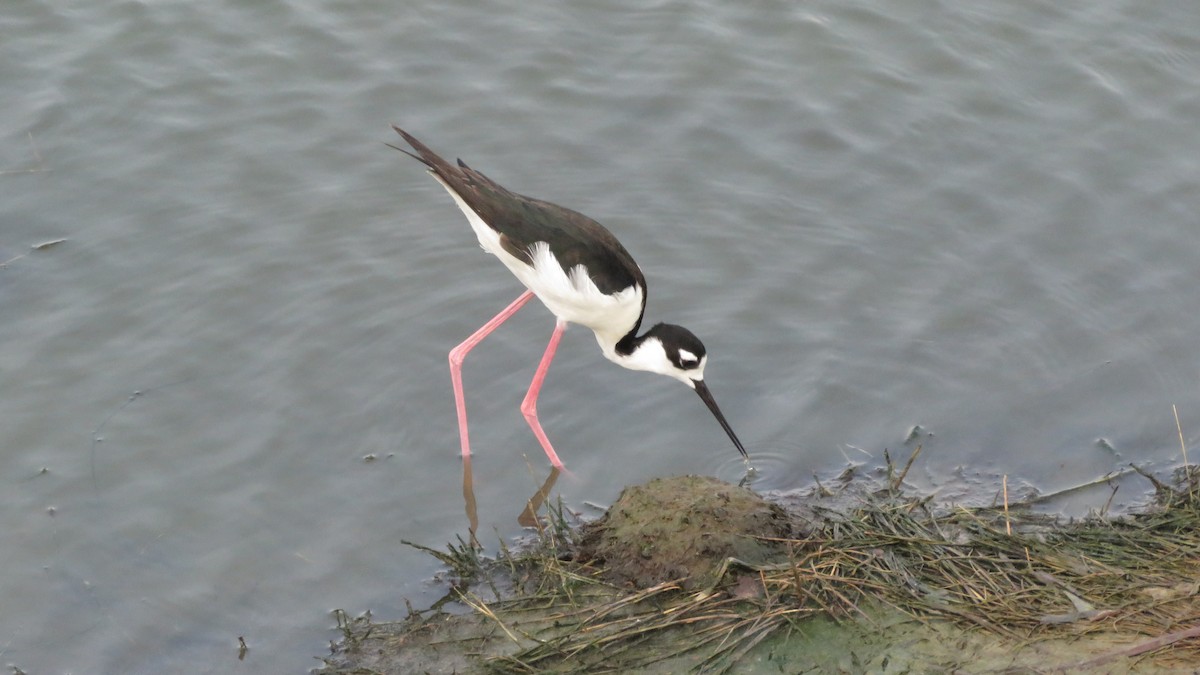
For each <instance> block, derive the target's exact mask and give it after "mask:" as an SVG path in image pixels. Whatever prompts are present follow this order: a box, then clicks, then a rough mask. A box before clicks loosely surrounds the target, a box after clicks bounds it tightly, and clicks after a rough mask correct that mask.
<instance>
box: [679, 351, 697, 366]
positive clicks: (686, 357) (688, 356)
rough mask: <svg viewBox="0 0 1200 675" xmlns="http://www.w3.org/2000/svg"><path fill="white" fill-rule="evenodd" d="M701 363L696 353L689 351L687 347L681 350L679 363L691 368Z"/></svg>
mask: <svg viewBox="0 0 1200 675" xmlns="http://www.w3.org/2000/svg"><path fill="white" fill-rule="evenodd" d="M699 364H700V359H698V358H696V355H695V354H693V353H691V352H689V351H688V350H686V349H680V350H679V365H681V366H683V367H684V368H688V369H690V368H695V367H696V366H697V365H699Z"/></svg>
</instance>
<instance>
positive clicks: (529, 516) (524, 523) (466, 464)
mask: <svg viewBox="0 0 1200 675" xmlns="http://www.w3.org/2000/svg"><path fill="white" fill-rule="evenodd" d="M462 463H463V482H462V489H463V502H464V504H465V506H466V513H467V529H468V530H469V531H470V533H471V545H472V546H475V547H476V548H483V546H481V545H480V543H479V539H477V538H476V536H475V535H476V531H477V530H478V529H479V513H478V508H477V507H476V503H475V474H474V472H473V471H472V469H471V456H470V455H465V456H463V458H462ZM561 473H562V472H561V471H560V470H559V469H558V468H557V467H554V466H551V467H550V473H549V474H548V475H547V476H546V480H544V481H542V484H541V486H540V487H538V489H537V490H535V491H534V493H533V495H532V496H531V497H530V498H529V499H527V500H525V506H524V508H523V509H521V513H520V515H518V516H517V519H516V521H517V524H518V525H520V526H521V527H537V526H538V516H537V513H538V511H539V510H540V509H541V508H542V504H544V503H545V502H546V500H547V499H549V498H550V493H551V491H552V490H553V489H554V484H555V483H556V482H558V477H559V475H561Z"/></svg>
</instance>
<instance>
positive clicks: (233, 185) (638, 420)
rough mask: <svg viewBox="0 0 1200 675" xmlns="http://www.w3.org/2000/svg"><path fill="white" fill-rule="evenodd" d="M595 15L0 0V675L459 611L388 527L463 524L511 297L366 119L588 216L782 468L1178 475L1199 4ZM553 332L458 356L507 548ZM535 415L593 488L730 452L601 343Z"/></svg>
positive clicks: (313, 4)
mask: <svg viewBox="0 0 1200 675" xmlns="http://www.w3.org/2000/svg"><path fill="white" fill-rule="evenodd" d="M575 4H576V5H577V6H574V7H572V6H568V5H563V4H560V3H547V5H546V6H542V7H539V6H535V5H534V4H532V3H525V2H515V1H512V0H510V1H508V2H502V3H489V4H476V3H469V2H462V1H460V0H439V1H438V2H420V3H407V4H403V5H401V4H386V3H356V2H338V1H330V0H273V1H268V2H253V3H252V2H220V3H205V2H199V3H198V2H178V1H164V2H132V1H125V2H94V1H93V2H86V1H85V2H74V3H63V2H49V1H48V0H7V1H6V2H5V3H4V4H3V6H2V7H0V84H2V86H3V89H2V91H3V94H4V96H3V100H2V102H0V110H2V111H3V113H2V114H0V170H2V171H4V173H3V174H0V262H5V261H8V263H7V265H5V266H4V267H0V429H2V430H3V433H2V435H0V532H2V534H0V536H2V545H0V605H2V607H3V611H0V663H6V664H13V665H15V666H17V667H20V668H22V669H24V670H25V671H26V672H29V673H31V674H40V673H164V672H188V673H226V672H253V673H261V672H280V673H282V672H304V671H305V670H306V669H308V668H310V667H313V666H315V665H317V662H316V661H315V660H313V657H314V656H317V655H319V654H321V653H323V652H324V650H325V649H326V647H327V645H328V641H329V640H331V639H334V638H336V637H337V636H338V633H337V631H336V630H334V629H333V626H334V621H333V618H332V617H331V616H330V614H329V612H330V610H333V609H335V608H342V609H345V610H346V611H347V612H348V613H350V614H351V615H354V614H357V613H359V612H362V611H365V610H367V609H370V610H372V611H373V612H374V614H375V616H377V617H382V618H396V617H401V616H403V615H404V599H405V598H408V599H411V600H412V602H413V603H414V605H417V606H424V605H427V604H429V603H430V602H431V601H433V600H434V599H436V598H437V597H439V596H440V595H441V594H442V593H443V592H444V590H445V589H444V586H442V585H440V584H438V583H434V582H431V581H430V578H431V577H432V575H433V574H434V573H435V572H436V571H437V569H438V566H437V564H436V562H435V561H433V560H432V559H431V558H429V557H427V556H425V555H423V554H421V553H419V552H417V551H414V550H412V549H410V548H407V547H405V546H403V545H401V543H400V540H401V539H408V540H413V541H417V542H421V543H425V544H429V545H434V546H437V545H440V544H441V543H442V542H445V541H450V540H453V539H454V537H455V536H456V535H463V536H465V534H466V520H465V516H464V513H463V509H464V507H463V501H462V495H461V489H460V487H461V486H460V473H459V472H460V471H461V463H460V461H459V459H458V457H457V448H458V439H457V432H456V428H455V422H454V410H453V402H452V398H451V395H450V387H449V378H448V376H447V374H446V352H447V351H448V350H449V349H450V348H451V347H453V346H454V345H455V344H457V343H458V342H459V341H461V340H462V339H463V338H465V337H466V336H467V335H469V334H470V333H471V331H473V330H474V329H475V328H476V327H478V326H479V325H480V324H482V323H483V322H484V321H486V320H487V319H488V318H490V317H491V316H492V315H493V314H494V313H495V312H497V311H499V310H500V309H501V308H502V307H504V306H505V305H506V304H507V303H508V302H509V301H511V300H512V299H513V298H515V297H516V296H517V295H518V293H519V292H520V290H521V289H520V287H519V286H518V284H517V282H516V281H515V280H514V279H512V278H511V276H510V275H509V274H508V272H507V271H506V270H505V269H504V268H503V267H502V266H501V265H499V264H498V263H497V262H496V261H494V260H491V259H489V258H488V257H486V256H485V255H484V254H482V253H481V252H480V250H479V249H478V247H477V245H476V243H475V241H474V238H473V235H472V234H471V232H470V230H469V228H468V226H467V224H466V222H465V220H464V219H463V217H462V215H461V214H460V213H459V212H458V210H457V209H456V208H455V207H454V205H453V203H452V202H451V201H450V199H449V197H448V196H447V195H446V194H445V192H444V191H443V190H442V189H441V188H440V187H439V186H438V185H437V184H436V183H435V182H434V181H432V180H431V179H430V178H429V177H428V176H426V175H425V174H424V172H423V171H422V170H421V167H420V166H419V165H417V164H416V163H415V162H413V161H412V160H410V159H408V158H406V157H404V156H402V155H400V154H399V153H397V152H395V151H393V150H390V149H388V148H386V147H385V146H384V145H383V143H385V142H392V141H395V140H397V139H396V137H395V135H394V134H393V133H392V132H391V130H390V129H389V128H388V125H389V124H391V123H399V124H402V125H403V126H405V127H406V128H407V129H409V130H410V131H412V132H413V133H415V134H417V135H418V137H420V138H422V139H424V140H425V141H426V142H427V143H429V144H430V145H432V146H433V147H434V148H435V149H437V150H439V151H441V152H443V153H444V154H446V155H448V156H451V157H455V156H460V157H462V158H463V159H465V160H466V161H467V162H469V163H470V164H471V165H472V166H474V167H476V168H479V169H481V170H483V171H485V172H486V173H488V174H489V175H490V176H492V177H493V178H495V179H497V180H498V181H500V182H501V183H503V184H505V185H506V186H508V187H510V188H512V189H514V190H517V191H520V192H523V193H526V194H531V195H533V196H537V197H541V198H544V199H549V200H551V201H555V202H558V203H561V204H564V205H567V206H570V207H572V208H575V209H577V210H580V211H583V212H584V213H587V214H589V215H591V216H593V217H594V218H596V219H598V220H600V221H601V222H603V223H605V224H606V225H607V226H608V227H609V228H610V229H612V230H613V231H614V232H615V233H616V234H617V235H618V236H619V237H620V238H621V239H622V241H623V242H624V243H625V245H626V246H627V248H628V249H629V250H630V251H631V252H632V253H633V254H634V256H635V257H636V258H637V259H638V262H639V263H640V265H641V266H642V268H643V269H644V270H645V272H646V276H647V278H648V280H649V286H650V295H649V308H648V320H649V321H661V320H667V321H672V322H676V323H681V324H684V325H686V326H688V327H689V328H691V329H692V330H693V331H694V332H696V333H697V334H698V335H700V336H701V337H702V338H703V339H704V340H705V342H706V344H707V347H708V350H709V354H710V358H709V366H708V369H707V376H708V377H707V379H708V381H709V383H710V385H711V387H712V390H713V392H714V394H715V395H716V397H717V400H718V401H719V402H720V403H721V405H722V407H723V408H724V411H725V413H726V416H727V417H728V419H729V420H730V423H731V424H732V425H733V426H734V428H735V429H736V430H737V432H738V433H739V435H740V436H741V438H742V440H743V441H744V442H745V443H746V445H747V447H748V448H749V449H750V451H751V453H752V455H753V456H754V457H755V459H756V464H758V466H759V469H760V471H761V475H760V478H759V482H758V483H757V484H756V485H757V486H758V487H760V488H763V489H788V488H792V487H796V486H799V485H802V484H805V483H806V482H808V481H809V480H811V477H812V476H813V474H818V475H820V476H825V477H829V476H832V475H834V474H836V473H837V472H838V471H840V470H841V469H842V468H843V467H845V466H846V465H847V463H855V464H860V463H861V464H863V465H864V466H865V467H866V468H867V469H868V470H870V469H872V468H874V467H878V466H879V465H880V463H881V462H882V459H881V457H882V451H883V449H884V448H889V449H890V450H891V452H892V453H893V455H894V456H899V457H901V458H904V457H906V456H907V455H908V453H909V452H911V449H912V448H913V447H915V445H916V444H917V443H921V444H923V448H924V450H923V453H922V456H921V460H920V461H919V462H918V466H917V468H916V469H914V471H913V473H912V474H910V481H911V482H913V483H914V485H915V486H917V487H919V488H922V489H926V490H935V491H940V493H941V494H942V495H943V496H949V497H951V498H954V499H963V500H972V499H974V500H977V501H981V502H985V503H986V502H988V501H989V500H991V499H992V497H993V495H994V494H995V491H996V490H997V489H998V488H999V486H998V481H997V480H994V479H995V478H996V477H998V476H1000V475H1008V476H1009V481H1010V485H1013V486H1014V487H1015V488H1016V489H1020V490H1026V491H1028V490H1033V489H1037V490H1041V491H1044V492H1053V491H1056V490H1062V489H1065V488H1068V487H1071V486H1073V485H1078V484H1080V483H1083V482H1087V481H1090V480H1093V479H1095V478H1097V477H1099V476H1102V475H1104V474H1106V473H1107V472H1109V471H1113V470H1117V469H1120V468H1122V467H1125V466H1126V465H1127V464H1128V463H1130V462H1137V463H1138V464H1140V465H1144V466H1147V467H1149V468H1152V469H1154V470H1158V471H1166V470H1169V469H1170V468H1172V467H1174V466H1176V465H1177V464H1178V463H1180V462H1181V461H1182V457H1181V451H1180V447H1179V438H1178V434H1177V432H1176V427H1175V420H1174V417H1173V415H1172V410H1171V406H1172V405H1176V406H1177V408H1178V410H1179V414H1180V418H1181V422H1182V428H1183V432H1184V436H1185V438H1186V439H1187V440H1188V441H1190V442H1193V443H1194V442H1195V441H1196V439H1197V436H1198V432H1197V430H1198V429H1200V358H1198V356H1197V341H1198V338H1200V293H1197V282H1198V281H1200V262H1198V261H1200V236H1198V235H1200V223H1198V222H1197V213H1200V124H1198V123H1200V38H1198V37H1197V36H1198V35H1200V5H1198V4H1196V3H1194V2H1157V3H1145V2H1133V1H1130V0H1125V1H1116V0H1098V1H1092V2H1060V1H1057V0H1055V1H1051V0H1037V1H1035V0H1014V1H1010V2H977V1H968V2H934V1H932V0H899V1H895V2H887V3H868V2H832V1H829V0H816V1H814V2H803V3H799V2H769V1H759V2H747V3H725V2H698V3H685V2H651V3H625V2H620V1H619V0H617V1H612V0H608V1H601V2H589V3H575ZM63 238H65V239H66V241H65V242H62V243H60V244H57V245H55V246H50V247H46V248H44V249H40V250H33V249H31V248H30V247H31V246H34V245H37V244H40V243H43V242H48V241H54V240H58V239H63ZM553 324H554V320H553V317H551V316H550V315H549V313H548V312H547V311H546V310H545V309H544V308H542V307H541V306H540V305H537V304H536V303H535V304H531V305H529V306H528V307H527V308H526V309H524V310H522V312H521V313H520V314H518V315H517V316H516V317H514V318H513V319H512V320H511V321H510V322H509V323H508V324H506V325H505V327H504V328H503V329H502V330H500V331H499V332H498V333H496V334H495V335H494V336H493V337H492V338H490V339H489V340H488V341H486V342H484V343H483V345H482V346H481V347H479V348H478V349H476V351H475V352H474V353H472V355H471V356H470V358H469V359H468V360H467V364H466V371H465V373H466V374H465V378H466V384H467V396H468V404H469V409H470V420H471V424H472V430H473V438H472V440H473V444H474V448H475V450H476V453H477V454H476V456H475V463H474V467H475V477H476V493H477V496H478V501H479V508H480V515H481V538H482V539H483V541H484V543H485V544H488V545H489V547H490V548H491V549H492V550H494V548H495V544H496V540H497V535H499V536H500V537H510V536H512V535H514V534H516V533H518V532H519V531H520V530H519V527H518V526H517V524H516V521H515V518H516V515H517V514H518V513H519V512H520V510H521V508H522V506H523V502H524V499H525V498H526V497H528V496H529V495H530V494H531V493H532V492H533V491H534V489H535V488H536V487H537V485H538V484H540V482H541V480H542V479H543V478H544V476H545V473H546V471H547V469H548V464H547V462H546V459H545V457H544V455H542V453H541V451H540V449H539V448H538V446H537V444H536V442H535V441H534V440H533V437H532V435H531V434H530V433H529V431H528V429H527V428H526V427H525V426H524V422H523V421H522V419H521V417H520V414H519V412H518V410H517V407H518V405H519V403H520V400H521V397H522V396H523V394H524V390H525V387H526V386H527V385H528V381H529V378H530V377H531V376H532V373H533V370H534V368H535V366H536V364H537V360H538V358H539V356H540V354H541V352H542V349H543V347H544V345H545V341H546V340H547V339H548V338H549V335H550V331H551V329H552V328H553ZM135 392H136V393H135ZM539 410H540V412H541V417H542V421H543V423H544V425H545V427H546V429H547V432H548V433H549V435H550V437H551V438H552V439H553V440H555V441H556V445H557V448H558V451H559V454H560V455H561V456H562V457H563V459H564V461H565V462H566V463H567V466H568V467H569V468H570V470H571V471H572V474H573V475H572V476H570V477H564V478H562V479H560V481H559V483H558V487H557V489H556V494H557V495H561V497H562V498H563V500H564V503H565V504H567V505H568V506H570V507H571V508H573V509H577V510H580V511H582V512H584V513H593V511H591V510H590V507H589V506H588V503H595V504H600V505H603V504H605V503H608V502H611V501H612V500H613V499H614V498H615V497H616V494H617V493H618V491H619V490H620V489H621V487H622V486H624V485H627V484H631V483H635V482H641V481H644V480H647V479H649V478H652V477H655V476H661V475H668V474H675V473H706V474H715V475H718V476H721V477H723V478H726V479H731V480H736V479H737V478H738V477H739V476H740V470H741V464H740V461H739V459H738V455H737V453H736V451H735V450H734V448H733V447H732V446H731V445H730V443H729V441H728V439H727V438H726V437H725V436H724V434H723V433H722V432H721V429H720V427H719V426H717V424H716V422H715V421H713V420H712V419H711V417H710V416H709V415H708V413H707V412H706V411H705V410H704V407H703V405H701V403H700V402H699V401H697V400H696V397H695V396H694V395H693V394H692V393H690V392H688V391H687V390H686V389H684V388H683V387H681V386H680V385H679V384H678V383H675V382H673V381H670V380H667V379H666V378H661V377H653V376H650V375H647V374H643V373H630V372H626V371H623V370H621V369H619V368H616V367H614V366H612V365H611V364H609V363H607V362H606V361H604V359H603V358H602V357H601V355H600V354H599V351H598V350H597V348H596V344H595V341H594V339H593V337H592V335H591V334H590V333H589V332H588V331H587V330H586V329H582V328H579V327H576V328H574V329H572V330H570V331H568V332H567V334H566V336H565V338H564V340H563V344H562V346H561V348H560V350H559V356H558V358H557V360H556V361H555V362H554V365H553V367H552V368H551V370H550V375H549V378H548V380H547V384H546V389H545V390H544V392H543V395H542V398H541V401H540V404H539ZM910 433H912V435H911V437H910ZM1195 453H1196V454H1197V455H1198V456H1200V447H1198V448H1197V449H1196V450H1195ZM371 457H374V460H373V461H372V460H371V459H369V458H371ZM1144 487H1145V486H1144V485H1142V484H1139V483H1137V482H1133V481H1125V482H1124V483H1122V484H1121V490H1120V491H1119V492H1118V495H1117V498H1116V500H1115V501H1116V505H1117V506H1119V505H1120V504H1127V503H1132V502H1136V501H1137V500H1139V499H1141V498H1142V497H1143V495H1144V492H1143V488H1144ZM1108 492H1109V491H1108V489H1107V488H1101V490H1100V491H1099V492H1094V493H1091V494H1089V495H1086V496H1085V497H1084V498H1082V499H1081V500H1079V501H1077V502H1073V503H1067V504H1064V505H1062V508H1064V509H1065V510H1068V511H1070V512H1078V513H1082V512H1086V511H1087V510H1089V509H1096V508H1100V507H1101V505H1102V504H1103V502H1104V501H1105V499H1106V498H1107V496H1108ZM239 636H242V637H244V638H245V640H246V642H247V643H248V645H249V646H250V650H249V652H248V653H247V654H246V655H245V660H243V661H239V660H238V658H237V655H238V649H237V638H238V637H239Z"/></svg>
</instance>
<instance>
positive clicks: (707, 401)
mask: <svg viewBox="0 0 1200 675" xmlns="http://www.w3.org/2000/svg"><path fill="white" fill-rule="evenodd" d="M692 383H693V384H695V385H696V393H697V394H700V400H702V401H704V405H706V406H708V409H709V410H711V411H712V414H713V416H714V417H716V418H717V421H718V422H720V423H721V428H722V429H724V430H725V433H727V434H729V439H730V440H732V441H733V444H734V445H735V446H737V449H738V452H740V453H742V457H745V458H746V459H750V455H748V454H746V448H743V447H742V442H741V441H739V440H738V437H737V434H735V433H733V427H731V426H729V422H726V421H725V416H724V415H722V414H721V409H720V408H718V407H717V401H716V399H714V398H713V395H712V392H710V391H709V390H708V385H707V384H704V380H692Z"/></svg>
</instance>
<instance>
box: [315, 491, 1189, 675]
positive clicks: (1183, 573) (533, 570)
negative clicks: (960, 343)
mask: <svg viewBox="0 0 1200 675" xmlns="http://www.w3.org/2000/svg"><path fill="white" fill-rule="evenodd" d="M1196 477H1197V473H1196V472H1179V474H1178V475H1177V476H1175V480H1174V482H1173V484H1171V485H1166V484H1163V483H1162V482H1158V481H1157V479H1155V480H1156V484H1157V485H1158V487H1159V493H1158V495H1159V496H1158V500H1157V502H1156V504H1154V505H1153V506H1151V507H1149V508H1147V509H1146V510H1145V512H1143V513H1139V514H1134V515H1129V516H1124V517H1120V518H1112V519H1107V518H1089V519H1085V520H1076V521H1059V520H1056V519H1053V518H1047V517H1042V516H1036V515H1033V514H1030V513H1027V512H1026V511H1025V510H1024V509H1022V508H1021V505H1018V504H1009V505H1007V508H995V509H962V508H954V507H952V506H937V505H934V504H933V503H932V502H931V501H930V500H929V499H928V498H923V497H915V496H912V495H906V494H904V493H903V492H902V491H900V490H899V489H898V487H899V485H900V481H899V480H894V481H893V479H891V478H889V479H888V480H886V481H883V482H881V483H875V482H872V481H867V480H865V479H857V480H853V481H847V482H844V483H841V484H839V485H838V486H836V488H834V489H825V488H815V489H813V490H811V491H809V492H808V493H807V494H805V495H803V498H793V499H790V500H788V501H787V502H786V504H785V506H786V508H784V506H781V505H779V504H774V503H770V502H767V501H765V500H763V499H762V498H761V497H759V496H758V495H756V494H755V493H753V492H751V491H750V490H747V489H744V488H740V487H737V486H733V485H729V484H727V483H722V482H720V481H716V480H715V479H711V478H703V477H694V476H691V477H681V478H673V479H661V480H655V481H651V482H650V483H647V484H645V485H643V486H637V487H633V488H628V489H627V490H626V491H625V492H624V493H623V494H622V496H621V498H620V499H619V500H618V501H617V502H616V503H615V504H613V506H612V507H611V508H610V509H609V511H608V512H607V513H606V515H605V516H604V517H603V518H602V519H600V520H598V521H596V522H593V523H589V524H587V525H584V526H583V527H582V528H573V527H571V523H570V522H569V520H570V519H569V517H565V516H564V513H563V511H562V509H561V507H558V508H557V509H555V508H551V509H549V515H548V516H547V517H546V518H544V519H543V520H542V521H541V529H540V536H539V537H538V538H537V540H536V542H534V543H533V544H532V545H531V546H529V547H528V548H526V549H524V550H522V551H521V552H513V551H509V550H507V549H503V550H502V553H501V555H500V556H499V557H498V558H496V559H494V560H491V559H485V558H482V557H480V554H479V552H478V551H477V550H476V549H475V548H474V547H472V546H469V545H465V544H463V545H458V546H451V547H449V549H448V550H447V551H445V552H439V553H438V555H439V557H440V558H442V559H443V561H444V562H446V563H447V564H448V566H450V567H451V569H452V570H453V576H454V579H455V584H454V587H453V588H452V589H451V593H452V595H453V597H454V598H456V600H457V604H458V605H459V607H460V609H461V610H463V611H462V612H460V613H457V614H450V613H446V612H444V611H442V610H441V609H440V608H438V609H431V610H424V611H414V612H413V613H412V614H411V616H409V617H408V618H407V619H404V620H401V621H395V622H378V621H374V620H373V619H371V618H368V617H359V618H357V619H349V618H347V617H344V616H343V617H340V619H339V621H340V627H341V628H342V639H341V640H340V641H339V642H338V643H337V644H336V645H334V647H333V653H332V654H331V655H329V656H325V657H323V659H324V661H325V664H326V665H325V667H324V668H322V669H321V670H319V671H318V672H320V673H323V674H325V675H333V674H348V673H355V674H364V673H421V672H430V673H451V672H453V673H475V672H479V673H542V672H548V673H602V672H643V673H678V672H689V671H697V672H733V673H758V672H762V673H768V672H770V673H779V672H787V673H803V672H814V673H815V672H845V673H860V672H861V673H868V672H870V673H892V672H895V673H903V672H969V673H988V672H992V673H1056V672H1057V673H1065V672H1080V673H1082V672H1104V673H1125V672H1128V673H1142V672H1145V673H1163V672H1179V673H1192V672H1195V669H1196V667H1197V666H1196V665H1194V664H1197V663H1200V593H1198V591H1200V527H1198V526H1200V492H1198V491H1197V485H1196ZM1148 478H1149V477H1148Z"/></svg>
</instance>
